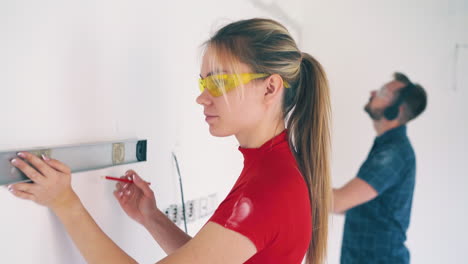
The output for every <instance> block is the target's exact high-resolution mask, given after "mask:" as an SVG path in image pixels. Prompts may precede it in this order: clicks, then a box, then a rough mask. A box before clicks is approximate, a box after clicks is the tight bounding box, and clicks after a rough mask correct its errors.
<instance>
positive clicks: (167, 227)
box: [144, 210, 192, 255]
mask: <svg viewBox="0 0 468 264" xmlns="http://www.w3.org/2000/svg"><path fill="white" fill-rule="evenodd" d="M144 226H145V227H146V229H147V230H148V231H149V232H150V233H151V235H152V236H153V238H154V239H155V240H156V242H158V244H159V246H160V247H161V248H162V249H163V250H164V251H165V252H166V254H168V255H170V254H172V253H173V252H174V251H176V250H177V249H179V248H180V247H182V246H183V245H185V243H187V242H188V241H190V239H192V237H190V236H189V235H187V234H186V233H184V231H182V230H181V229H180V228H179V227H178V226H177V225H176V224H174V223H173V222H172V221H171V220H170V219H169V218H167V216H166V215H165V214H164V213H162V212H161V211H160V210H156V211H155V212H154V214H153V215H152V216H151V217H150V218H149V219H148V220H147V221H146V222H145V224H144Z"/></svg>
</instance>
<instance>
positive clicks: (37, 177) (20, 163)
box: [11, 158, 45, 183]
mask: <svg viewBox="0 0 468 264" xmlns="http://www.w3.org/2000/svg"><path fill="white" fill-rule="evenodd" d="M11 164H13V166H15V167H16V168H18V169H19V170H21V171H22V172H23V173H24V174H25V175H26V176H27V177H28V178H29V179H31V180H32V181H33V182H36V183H41V182H43V181H44V180H45V177H44V176H43V175H42V174H40V173H39V172H38V171H37V170H35V169H34V168H33V167H31V166H30V165H29V164H27V163H26V162H24V160H22V159H20V158H14V159H12V160H11Z"/></svg>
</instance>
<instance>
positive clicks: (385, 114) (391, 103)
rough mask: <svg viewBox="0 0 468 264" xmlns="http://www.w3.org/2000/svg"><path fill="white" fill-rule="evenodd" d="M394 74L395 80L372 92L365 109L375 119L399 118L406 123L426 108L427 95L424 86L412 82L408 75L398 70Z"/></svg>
mask: <svg viewBox="0 0 468 264" xmlns="http://www.w3.org/2000/svg"><path fill="white" fill-rule="evenodd" d="M393 76H394V80H392V81H390V82H388V83H386V84H385V85H384V86H383V87H382V88H381V89H380V90H378V91H372V92H371V97H370V99H369V102H368V103H367V104H366V106H365V108H364V109H365V111H366V112H367V113H368V114H369V116H370V117H371V118H372V120H374V121H381V120H389V121H393V120H397V121H398V122H399V123H400V124H405V123H407V122H408V121H410V120H413V119H414V118H416V117H417V116H419V115H420V114H421V113H422V112H423V111H424V109H426V104H427V95H426V92H425V91H424V88H423V87H422V86H420V85H419V84H414V83H412V82H411V81H410V80H409V78H408V77H406V75H404V74H402V73H399V72H396V73H395V74H394V75H393Z"/></svg>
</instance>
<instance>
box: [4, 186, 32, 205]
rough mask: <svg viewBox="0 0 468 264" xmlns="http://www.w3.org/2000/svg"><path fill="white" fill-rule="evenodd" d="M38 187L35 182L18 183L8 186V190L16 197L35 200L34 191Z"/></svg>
mask: <svg viewBox="0 0 468 264" xmlns="http://www.w3.org/2000/svg"><path fill="white" fill-rule="evenodd" d="M36 188H37V186H36V185H35V184H33V183H17V184H14V185H10V186H8V190H9V191H10V192H11V193H12V194H13V195H15V196H16V197H19V198H22V199H27V200H33V201H34V200H35V196H34V192H35V190H36Z"/></svg>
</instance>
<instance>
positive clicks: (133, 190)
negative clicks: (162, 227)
mask: <svg viewBox="0 0 468 264" xmlns="http://www.w3.org/2000/svg"><path fill="white" fill-rule="evenodd" d="M121 178H123V179H129V180H133V183H121V182H119V183H117V184H116V190H115V191H114V196H115V198H116V199H117V201H119V203H120V206H121V207H122V209H123V210H124V211H125V213H127V215H128V216H130V217H131V218H132V219H134V220H135V221H137V222H138V223H140V224H142V225H144V226H145V224H146V223H148V221H150V219H152V217H154V216H155V215H156V214H155V213H157V212H158V208H157V205H156V199H155V197H154V193H153V191H152V190H151V188H150V187H149V183H147V182H145V181H143V180H142V179H141V178H140V176H138V174H137V173H136V172H135V171H133V170H129V171H127V172H126V173H125V176H122V177H121Z"/></svg>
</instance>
